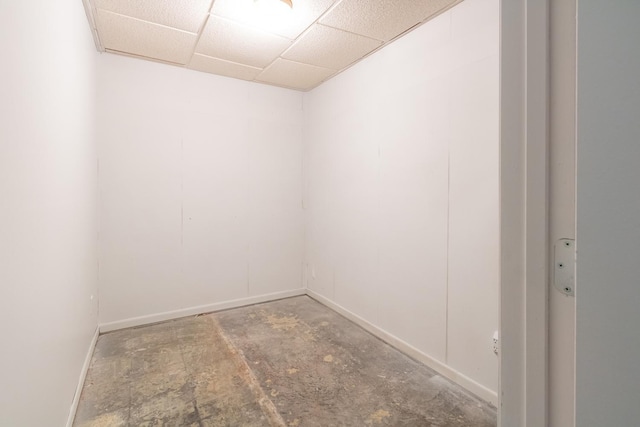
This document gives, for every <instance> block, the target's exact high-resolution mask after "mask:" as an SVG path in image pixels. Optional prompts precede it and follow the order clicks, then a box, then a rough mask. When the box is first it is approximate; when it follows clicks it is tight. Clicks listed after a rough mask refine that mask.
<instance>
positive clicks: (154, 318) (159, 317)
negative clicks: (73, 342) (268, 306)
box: [100, 288, 306, 333]
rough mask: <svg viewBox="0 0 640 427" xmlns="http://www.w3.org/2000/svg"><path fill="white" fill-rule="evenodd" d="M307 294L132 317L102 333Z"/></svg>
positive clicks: (261, 297)
mask: <svg viewBox="0 0 640 427" xmlns="http://www.w3.org/2000/svg"><path fill="white" fill-rule="evenodd" d="M305 294H306V290H305V289H303V288H300V289H294V290H291V291H283V292H275V293H272V294H266V295H258V296H255V297H247V298H240V299H236V300H231V301H224V302H217V303H213V304H207V305H200V306H196V307H189V308H183V309H180V310H173V311H165V312H164V313H157V314H150V315H147V316H140V317H132V318H129V319H124V320H117V321H115V322H108V323H101V324H100V332H101V333H104V332H110V331H116V330H118V329H125V328H131V327H134V326H142V325H149V324H151V323H158V322H164V321H165V320H172V319H179V318H180V317H186V316H195V315H197V314H203V313H211V312H213V311H220V310H227V309H230V308H238V307H244V306H246V305H252V304H259V303H262V302H268V301H275V300H279V299H282V298H289V297H296V296H300V295H305Z"/></svg>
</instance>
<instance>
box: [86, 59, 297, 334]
mask: <svg viewBox="0 0 640 427" xmlns="http://www.w3.org/2000/svg"><path fill="white" fill-rule="evenodd" d="M98 65H99V81H98V91H99V96H100V112H99V119H100V132H99V149H100V186H101V194H102V197H101V208H100V209H101V210H100V212H101V236H102V238H101V244H100V250H101V252H100V255H101V268H100V285H101V311H100V320H101V322H103V323H106V322H115V321H121V320H125V319H130V318H135V317H139V316H147V315H154V314H159V313H164V312H168V311H174V310H180V309H186V308H191V307H195V306H201V305H209V304H215V303H220V302H225V301H230V300H234V299H238V298H245V297H249V296H258V295H264V294H269V293H273V292H279V291H285V290H292V289H298V288H300V287H301V286H302V255H301V253H302V241H303V215H302V206H301V198H302V187H301V181H302V178H301V176H302V172H301V169H302V141H301V138H302V131H301V126H302V122H303V116H302V95H301V94H300V93H298V92H293V91H288V90H283V89H278V88H272V87H268V86H262V85H256V84H251V83H247V82H241V81H237V80H232V79H228V78H223V77H219V76H211V75H208V74H201V73H198V72H194V71H190V70H184V69H179V68H173V67H166V66H164V65H161V64H154V63H147V62H144V61H138V60H134V59H131V58H124V57H118V56H113V55H104V56H102V57H101V58H100V60H99V64H98Z"/></svg>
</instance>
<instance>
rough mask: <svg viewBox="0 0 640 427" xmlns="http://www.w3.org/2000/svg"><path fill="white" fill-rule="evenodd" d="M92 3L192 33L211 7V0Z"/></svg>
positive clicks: (117, 0) (97, 1)
mask: <svg viewBox="0 0 640 427" xmlns="http://www.w3.org/2000/svg"><path fill="white" fill-rule="evenodd" d="M93 3H94V5H95V6H96V8H98V9H103V10H108V11H110V12H115V13H118V14H120V15H127V16H131V17H132V18H138V19H142V20H143V21H149V22H153V23H156V24H162V25H166V26H168V27H173V28H178V29H180V30H185V31H189V32H192V33H197V32H198V31H199V30H200V26H201V25H202V24H203V22H204V20H205V18H206V17H207V13H209V9H210V8H211V0H189V1H175V0H135V1H132V0H94V1H93Z"/></svg>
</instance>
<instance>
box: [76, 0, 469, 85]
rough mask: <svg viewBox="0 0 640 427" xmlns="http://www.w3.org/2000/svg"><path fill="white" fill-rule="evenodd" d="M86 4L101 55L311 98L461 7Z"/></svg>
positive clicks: (321, 1)
mask: <svg viewBox="0 0 640 427" xmlns="http://www.w3.org/2000/svg"><path fill="white" fill-rule="evenodd" d="M85 1H87V0H85ZM88 1H89V2H90V3H91V7H90V8H89V10H90V11H91V13H92V14H93V16H92V18H93V19H92V21H93V22H95V26H96V28H95V29H96V32H97V34H98V40H99V43H100V46H98V49H99V50H106V51H107V52H112V53H120V54H124V55H127V56H134V57H139V58H142V59H149V60H154V61H160V62H166V63H169V64H172V65H177V66H181V67H186V68H190V69H194V70H198V71H203V72H208V73H212V74H218V75H223V76H227V77H233V78H238V79H242V80H248V81H256V82H261V83H267V84H272V85H276V86H282V87H286V88H291V89H296V90H303V91H307V90H311V89H313V88H314V87H316V86H318V85H319V84H321V83H322V82H324V81H326V80H328V79H330V78H331V77H333V76H334V75H336V74H339V73H340V72H341V71H343V70H345V69H346V68H348V67H350V66H351V65H353V64H355V63H356V62H358V61H359V60H361V59H362V58H364V57H366V56H368V55H370V54H371V53H372V52H375V51H376V50H378V49H380V48H381V47H384V46H385V45H386V44H387V43H390V42H391V41H393V40H395V39H396V38H398V37H399V36H401V35H402V34H404V33H405V32H407V31H408V30H410V29H412V28H414V27H416V26H417V25H419V24H421V23H423V22H426V21H428V20H429V19H431V18H433V17H435V16H437V15H438V14H440V13H442V12H444V11H445V10H447V9H449V8H450V7H452V6H453V5H455V4H457V3H459V2H460V1H461V0H293V7H292V8H290V7H289V6H287V5H286V4H285V3H284V2H281V1H280V0H183V1H175V0H137V1H135V2H132V1H130V0H88Z"/></svg>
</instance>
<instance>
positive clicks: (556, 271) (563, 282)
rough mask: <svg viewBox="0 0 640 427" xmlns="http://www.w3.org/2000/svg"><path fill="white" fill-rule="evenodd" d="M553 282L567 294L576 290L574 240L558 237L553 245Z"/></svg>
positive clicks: (572, 294)
mask: <svg viewBox="0 0 640 427" xmlns="http://www.w3.org/2000/svg"><path fill="white" fill-rule="evenodd" d="M553 260H554V263H555V265H554V268H553V284H554V286H555V287H556V289H557V290H559V291H560V292H562V293H563V294H565V295H567V296H575V294H576V293H575V292H576V241H575V240H573V239H560V240H558V241H557V242H556V244H555V247H554V256H553Z"/></svg>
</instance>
